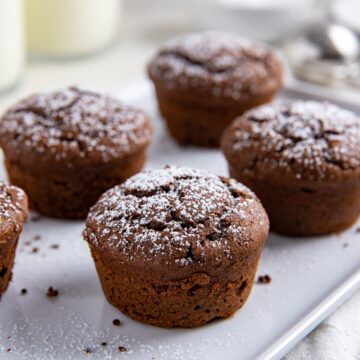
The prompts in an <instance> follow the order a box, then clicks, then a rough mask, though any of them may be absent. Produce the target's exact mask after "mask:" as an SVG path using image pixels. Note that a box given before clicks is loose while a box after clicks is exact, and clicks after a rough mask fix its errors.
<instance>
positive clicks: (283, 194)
mask: <svg viewBox="0 0 360 360" xmlns="http://www.w3.org/2000/svg"><path fill="white" fill-rule="evenodd" d="M222 148H223V151H224V154H225V156H226V158H227V160H228V163H229V168H230V174H231V176H232V177H234V178H235V179H237V180H239V181H241V182H243V183H244V184H246V185H247V186H249V187H250V188H251V189H252V190H253V191H255V193H256V194H257V195H258V196H259V198H260V200H261V201H262V203H263V204H264V207H265V209H266V210H267V213H268V214H269V218H270V224H271V228H272V229H273V230H274V231H276V232H279V233H281V234H287V235H322V234H329V233H334V232H338V231H341V230H344V229H346V228H347V227H349V226H350V225H352V224H353V223H354V222H355V221H356V219H357V218H358V216H359V214H360V119H359V117H358V116H357V115H355V114H353V113H351V112H349V111H346V110H343V109H340V108H339V107H337V106H335V105H332V104H329V103H318V102H312V101H308V102H306V101H295V102H292V103H290V102H289V103H284V104H274V105H265V106H262V107H259V108H258V109H255V110H251V111H249V112H247V113H246V114H244V115H243V116H241V117H239V118H238V119H236V120H235V121H234V123H232V124H231V125H230V126H229V127H228V128H227V130H226V131H225V132H224V136H223V139H222Z"/></svg>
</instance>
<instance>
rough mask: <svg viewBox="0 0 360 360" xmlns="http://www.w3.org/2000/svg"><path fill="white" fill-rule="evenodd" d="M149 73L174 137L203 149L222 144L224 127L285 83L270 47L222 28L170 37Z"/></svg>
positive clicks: (272, 94)
mask: <svg viewBox="0 0 360 360" xmlns="http://www.w3.org/2000/svg"><path fill="white" fill-rule="evenodd" d="M148 72H149V76H150V78H151V80H152V81H153V82H154V85H155V89H156V94H157V99H158V103H159V108H160V111H161V113H162V115H163V117H164V118H165V119H166V122H167V125H168V128H169V131H170V133H171V135H172V136H173V137H174V138H175V139H176V140H177V141H178V142H179V143H181V144H193V145H198V146H205V147H213V146H219V142H220V137H221V134H222V132H223V130H224V128H225V127H226V126H227V125H228V124H229V123H230V122H231V121H232V120H234V118H235V117H236V116H237V115H241V114H242V113H244V112H245V111H246V110H249V109H251V108H253V107H255V106H257V105H261V104H264V103H267V102H269V101H270V100H271V99H272V98H273V96H274V95H275V94H276V92H277V91H278V90H279V88H280V86H281V83H282V80H281V78H282V69H281V64H280V62H279V60H278V59H277V58H276V56H275V55H274V53H273V52H272V51H271V49H269V48H268V47H266V46H265V45H261V44H258V43H253V42H250V41H248V40H245V39H243V38H241V37H239V36H237V35H233V34H228V33H221V32H206V33H198V34H192V35H188V36H184V37H180V38H176V39H174V40H171V41H170V42H168V43H167V44H165V45H164V46H163V47H162V48H161V49H160V50H159V52H158V53H157V55H156V56H155V57H154V59H153V60H152V61H151V63H150V65H149V69H148Z"/></svg>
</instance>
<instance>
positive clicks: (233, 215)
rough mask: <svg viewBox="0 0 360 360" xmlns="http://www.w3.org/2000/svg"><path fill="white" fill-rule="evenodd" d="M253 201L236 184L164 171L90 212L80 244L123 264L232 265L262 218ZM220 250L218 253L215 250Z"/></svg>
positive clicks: (143, 177)
mask: <svg viewBox="0 0 360 360" xmlns="http://www.w3.org/2000/svg"><path fill="white" fill-rule="evenodd" d="M260 208H261V206H260V204H259V202H258V200H257V198H256V197H255V195H254V194H253V193H252V192H251V191H250V190H248V189H247V188H246V187H245V186H243V185H241V184H239V183H237V182H236V181H235V180H230V179H227V178H221V177H219V176H216V175H211V174H208V173H206V172H203V171H200V170H192V169H188V168H177V167H167V168H165V169H164V170H157V171H147V172H143V173H140V174H138V175H136V176H134V177H132V178H130V179H129V180H127V181H126V182H125V183H124V184H122V185H120V186H117V187H115V188H113V189H111V190H109V191H108V192H106V193H105V194H104V195H103V196H102V197H101V199H100V200H99V202H98V203H97V204H96V205H95V206H94V207H93V208H92V210H91V212H90V214H89V217H88V219H87V229H86V230H85V232H84V236H85V238H86V239H87V240H88V241H89V242H90V243H92V244H93V245H95V246H98V247H103V246H104V247H106V248H109V247H110V248H112V249H114V250H115V249H116V254H119V255H120V256H123V257H124V258H125V259H126V261H137V262H139V261H140V262H141V263H143V262H146V263H152V262H154V259H158V260H159V261H161V262H163V263H165V264H174V263H175V264H178V265H179V266H184V265H187V264H189V263H194V262H196V263H206V262H207V261H210V260H212V261H214V262H220V261H222V260H223V259H224V258H228V259H231V257H232V256H233V251H232V248H233V246H234V243H238V244H240V245H239V246H244V247H246V246H247V245H248V244H247V241H250V240H249V239H248V238H247V235H246V234H248V233H247V231H248V230H249V228H251V227H252V226H255V224H256V226H264V227H266V224H267V218H266V215H265V213H264V211H263V210H262V208H261V210H260ZM219 248H220V249H221V251H220V252H219V251H218V249H219Z"/></svg>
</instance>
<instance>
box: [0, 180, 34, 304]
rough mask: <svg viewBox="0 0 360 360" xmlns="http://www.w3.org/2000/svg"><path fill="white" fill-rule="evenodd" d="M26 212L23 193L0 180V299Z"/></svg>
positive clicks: (7, 282) (26, 205) (26, 206)
mask: <svg viewBox="0 0 360 360" xmlns="http://www.w3.org/2000/svg"><path fill="white" fill-rule="evenodd" d="M27 212H28V203H27V197H26V195H25V193H24V192H23V191H22V190H21V189H19V188H17V187H15V186H11V185H6V184H4V183H3V182H2V181H0V299H1V295H2V294H3V293H4V292H5V290H6V289H7V287H8V284H9V281H10V280H11V275H12V268H13V265H14V259H15V252H16V245H17V242H18V239H19V235H20V233H21V230H22V227H23V223H24V221H25V219H26V217H27Z"/></svg>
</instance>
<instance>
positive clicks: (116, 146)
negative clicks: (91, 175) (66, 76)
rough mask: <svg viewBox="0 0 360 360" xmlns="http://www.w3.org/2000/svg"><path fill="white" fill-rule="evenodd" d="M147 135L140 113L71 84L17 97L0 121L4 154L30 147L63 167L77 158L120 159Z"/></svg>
mask: <svg viewBox="0 0 360 360" xmlns="http://www.w3.org/2000/svg"><path fill="white" fill-rule="evenodd" d="M150 135H151V129H150V124H149V120H148V118H147V116H146V115H145V114H144V113H143V112H141V111H139V110H135V109H133V108H130V107H127V106H124V105H123V104H121V103H120V102H119V101H118V100H117V99H115V98H111V97H108V96H102V95H100V94H97V93H93V92H89V91H84V90H80V89H78V88H74V87H72V88H67V89H63V90H59V91H55V92H52V93H43V94H36V95H33V96H31V97H29V98H27V99H25V100H23V101H21V102H20V103H18V104H17V105H15V106H14V107H12V108H11V109H9V111H8V112H7V113H6V114H5V115H4V116H3V119H2V122H1V126H0V141H1V145H2V147H3V148H4V150H5V152H6V153H9V154H10V155H13V154H14V153H17V152H20V151H22V152H26V151H29V152H30V153H36V154H38V155H39V156H40V157H41V155H42V154H43V155H44V156H45V155H46V156H50V158H51V159H52V160H54V161H61V160H64V162H66V164H67V166H72V165H74V163H76V161H79V159H81V158H82V159H89V158H91V159H92V161H94V162H97V161H98V162H107V161H110V160H112V159H119V158H122V157H123V156H126V155H128V154H129V153H133V152H137V151H139V150H140V149H142V148H143V147H144V146H146V145H147V144H148V143H149V140H150ZM19 144H20V146H19ZM23 147H25V150H24V149H23ZM20 148H21V149H20Z"/></svg>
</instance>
